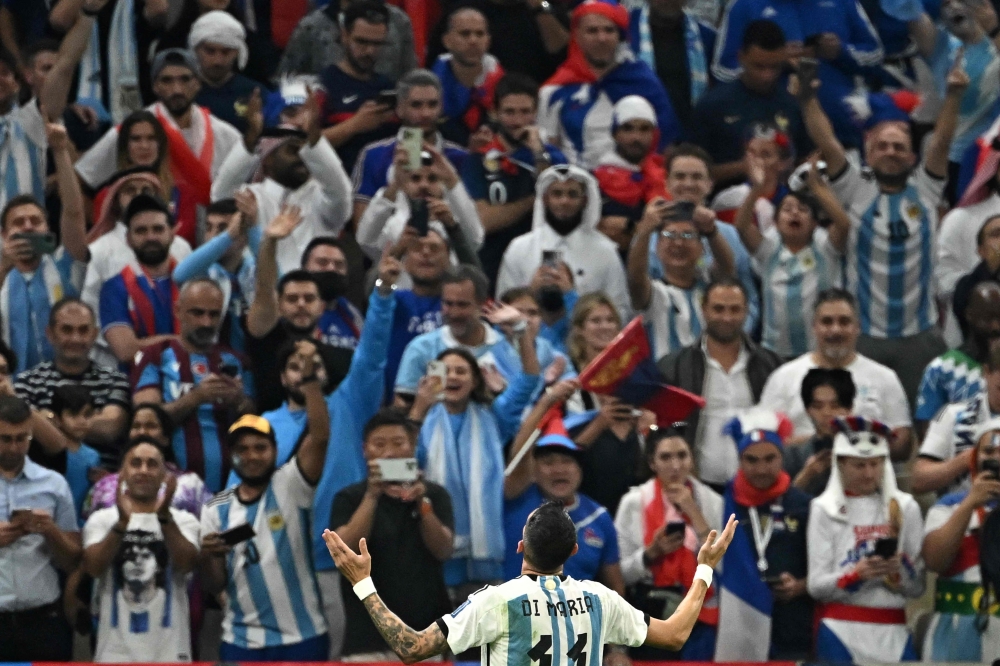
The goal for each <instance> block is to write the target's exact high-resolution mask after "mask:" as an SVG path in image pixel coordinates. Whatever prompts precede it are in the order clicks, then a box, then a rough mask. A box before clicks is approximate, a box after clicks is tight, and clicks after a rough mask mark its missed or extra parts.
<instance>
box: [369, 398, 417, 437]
mask: <svg viewBox="0 0 1000 666" xmlns="http://www.w3.org/2000/svg"><path fill="white" fill-rule="evenodd" d="M394 426H399V427H400V428H402V429H403V430H405V431H406V434H407V435H408V436H409V437H410V438H411V440H412V438H413V436H414V435H415V434H416V433H415V431H414V422H413V421H411V420H410V419H409V418H408V417H407V413H406V412H405V411H403V410H402V409H399V408H398V407H383V408H382V409H380V410H378V411H377V412H375V416H373V417H371V418H370V419H368V423H366V424H365V428H364V430H362V431H361V441H363V442H364V441H367V440H368V436H369V435H371V434H372V433H373V432H375V431H376V430H378V429H379V428H391V427H394Z"/></svg>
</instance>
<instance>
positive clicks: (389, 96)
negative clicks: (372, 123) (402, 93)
mask: <svg viewBox="0 0 1000 666" xmlns="http://www.w3.org/2000/svg"><path fill="white" fill-rule="evenodd" d="M375 103H376V104H380V105H382V106H388V107H389V108H392V109H395V108H396V91H395V90H383V91H382V92H380V93H379V94H378V95H377V96H376V97H375Z"/></svg>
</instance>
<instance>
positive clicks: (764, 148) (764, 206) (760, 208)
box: [712, 123, 795, 233]
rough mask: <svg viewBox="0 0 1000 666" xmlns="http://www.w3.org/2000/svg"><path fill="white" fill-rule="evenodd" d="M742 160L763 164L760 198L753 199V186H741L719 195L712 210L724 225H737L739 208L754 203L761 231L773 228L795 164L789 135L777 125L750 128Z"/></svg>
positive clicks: (755, 217)
mask: <svg viewBox="0 0 1000 666" xmlns="http://www.w3.org/2000/svg"><path fill="white" fill-rule="evenodd" d="M743 159H744V160H746V162H747V163H748V164H749V163H750V162H751V161H754V162H756V163H757V164H760V166H761V167H762V168H763V170H764V184H763V186H762V188H761V190H760V192H759V193H757V196H754V197H751V196H750V190H751V188H752V184H751V183H749V182H747V183H740V184H739V185H733V186H731V187H727V188H726V189H724V190H722V191H721V192H719V193H718V194H717V195H716V196H715V198H714V199H712V210H714V211H715V215H716V217H718V218H719V219H720V220H722V221H723V222H729V223H730V224H735V222H734V220H735V219H736V214H737V213H738V212H739V210H740V206H742V205H743V203H744V202H745V201H747V200H749V201H752V202H753V219H754V223H755V224H756V225H757V228H758V229H760V230H761V232H762V233H763V232H766V231H767V230H768V229H770V228H771V227H773V226H774V218H775V215H777V209H778V202H780V201H781V200H782V199H784V197H785V195H786V194H788V185H786V182H787V181H788V174H789V173H790V172H791V170H792V166H794V164H795V149H794V147H793V146H792V140H791V139H790V138H788V134H786V133H785V132H782V131H781V130H780V129H778V128H777V127H775V126H774V125H770V124H766V123H755V124H754V125H752V126H751V127H750V128H749V131H748V133H747V140H746V144H745V146H744V149H743Z"/></svg>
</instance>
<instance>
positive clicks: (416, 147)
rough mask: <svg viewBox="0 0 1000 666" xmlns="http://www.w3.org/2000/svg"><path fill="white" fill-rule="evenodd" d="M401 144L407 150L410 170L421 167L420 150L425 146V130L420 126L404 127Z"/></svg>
mask: <svg viewBox="0 0 1000 666" xmlns="http://www.w3.org/2000/svg"><path fill="white" fill-rule="evenodd" d="M400 145H401V146H402V147H403V150H405V151H406V159H407V167H409V169H410V171H416V170H417V169H419V168H420V152H421V151H422V150H423V148H424V131H423V130H422V129H420V128H419V127H404V128H403V138H402V139H401V140H400Z"/></svg>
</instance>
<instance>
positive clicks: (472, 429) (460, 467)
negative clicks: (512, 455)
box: [419, 402, 504, 581]
mask: <svg viewBox="0 0 1000 666" xmlns="http://www.w3.org/2000/svg"><path fill="white" fill-rule="evenodd" d="M419 455H420V458H421V462H422V463H423V464H424V478H425V479H426V480H428V481H431V482H432V483H437V484H439V485H442V486H444V487H445V489H446V490H447V491H448V494H449V495H451V503H452V510H453V511H454V516H455V552H454V554H453V555H452V558H453V559H465V560H466V568H467V572H468V579H469V580H471V581H476V580H479V581H481V580H489V579H491V578H493V577H495V575H496V570H497V565H498V564H500V563H502V562H503V559H504V541H503V469H504V464H503V442H501V441H500V433H499V430H498V428H497V422H496V417H494V415H493V410H492V409H491V408H490V407H489V406H488V405H480V404H478V403H474V402H470V403H469V407H468V408H467V409H466V411H465V418H464V419H463V421H462V429H461V432H459V433H458V437H457V438H456V437H455V434H454V433H453V432H452V428H451V419H450V418H449V416H448V411H447V410H446V409H445V407H444V405H443V404H442V403H440V402H439V403H437V404H436V405H434V407H432V408H431V410H430V411H429V412H428V413H427V416H426V418H425V419H424V425H423V428H422V429H421V431H420V451H419Z"/></svg>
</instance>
